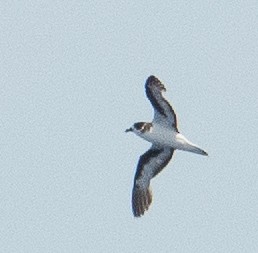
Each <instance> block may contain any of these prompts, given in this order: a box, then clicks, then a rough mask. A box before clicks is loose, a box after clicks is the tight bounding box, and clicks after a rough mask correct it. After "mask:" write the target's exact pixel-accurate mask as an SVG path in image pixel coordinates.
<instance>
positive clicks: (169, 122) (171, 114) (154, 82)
mask: <svg viewBox="0 0 258 253" xmlns="http://www.w3.org/2000/svg"><path fill="white" fill-rule="evenodd" d="M145 89H146V95H147V97H148V99H149V100H150V102H151V104H152V106H153V107H154V119H153V122H158V123H159V124H162V125H164V126H166V127H171V128H173V129H175V130H176V131H177V132H178V130H177V119H176V114H175V111H174V110H173V108H172V107H171V105H170V104H169V103H168V101H167V100H166V99H165V98H164V97H163V96H162V91H166V88H165V86H164V85H163V84H162V83H161V82H160V80H159V79H158V78H156V77H155V76H150V77H148V79H147V80H146V84H145Z"/></svg>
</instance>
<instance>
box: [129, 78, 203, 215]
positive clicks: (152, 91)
mask: <svg viewBox="0 0 258 253" xmlns="http://www.w3.org/2000/svg"><path fill="white" fill-rule="evenodd" d="M145 90H146V95H147V97H148V99H149V100H150V102H151V104H152V106H153V107H154V119H153V121H152V122H151V123H147V122H138V123H135V124H134V125H133V126H132V127H130V128H129V129H127V130H126V132H133V133H135V134H136V135H138V136H140V137H141V138H143V139H145V140H146V141H149V142H151V143H152V146H151V148H150V149H149V150H148V151H147V152H146V153H144V154H143V155H142V156H141V157H140V159H139V162H138V165H137V169H136V173H135V177H134V186H133V191H132V210H133V214H134V216H135V217H140V216H142V215H143V214H144V212H145V211H147V210H148V208H149V206H150V204H151V202H152V194H151V191H150V180H151V179H152V178H153V177H155V176H156V175H157V174H158V173H159V172H160V171H161V170H162V169H163V168H164V167H165V166H166V165H167V164H168V163H169V161H170V159H171V158H172V155H173V153H174V151H175V150H176V149H179V150H184V151H189V152H193V153H196V154H200V155H205V156H207V155H208V154H207V153H206V152H205V151H204V150H202V149H201V148H199V147H198V146H197V145H195V144H193V143H191V142H190V141H189V140H187V139H186V138H185V137H184V136H183V135H182V134H181V133H180V132H179V131H178V128H177V118H176V114H175V111H174V110H173V108H172V107H171V105H170V104H169V103H168V101H167V100H166V99H165V98H164V97H163V95H162V91H166V88H165V86H164V85H163V84H162V83H161V82H160V81H159V79H158V78H156V77H155V76H150V77H149V78H148V79H147V81H146V84H145Z"/></svg>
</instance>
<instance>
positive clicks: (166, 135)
mask: <svg viewBox="0 0 258 253" xmlns="http://www.w3.org/2000/svg"><path fill="white" fill-rule="evenodd" d="M176 134H177V132H174V131H173V130H172V129H166V128H162V127H156V128H152V129H151V132H145V133H144V134H143V135H142V136H141V137H142V138H143V139H145V140H146V141H149V142H151V143H155V144H157V145H161V146H171V147H175V146H176V145H177V142H176Z"/></svg>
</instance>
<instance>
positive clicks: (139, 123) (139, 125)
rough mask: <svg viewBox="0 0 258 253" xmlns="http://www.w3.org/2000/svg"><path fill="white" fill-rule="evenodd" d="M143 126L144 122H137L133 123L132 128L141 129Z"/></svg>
mask: <svg viewBox="0 0 258 253" xmlns="http://www.w3.org/2000/svg"><path fill="white" fill-rule="evenodd" d="M143 127H144V122H138V123H135V124H134V128H135V129H136V130H142V128H143Z"/></svg>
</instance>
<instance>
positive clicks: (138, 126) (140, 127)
mask: <svg viewBox="0 0 258 253" xmlns="http://www.w3.org/2000/svg"><path fill="white" fill-rule="evenodd" d="M150 127H151V124H150V123H146V122H137V123H134V124H133V126H131V127H130V128H128V129H126V130H125V132H126V133H128V132H133V133H135V134H142V133H144V132H145V131H146V130H149V128H150Z"/></svg>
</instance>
